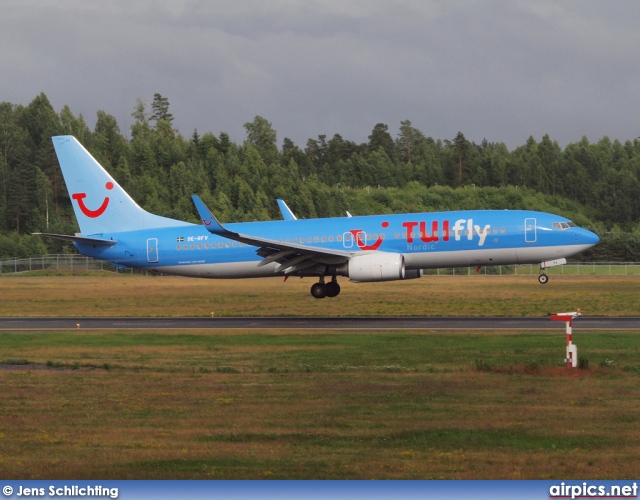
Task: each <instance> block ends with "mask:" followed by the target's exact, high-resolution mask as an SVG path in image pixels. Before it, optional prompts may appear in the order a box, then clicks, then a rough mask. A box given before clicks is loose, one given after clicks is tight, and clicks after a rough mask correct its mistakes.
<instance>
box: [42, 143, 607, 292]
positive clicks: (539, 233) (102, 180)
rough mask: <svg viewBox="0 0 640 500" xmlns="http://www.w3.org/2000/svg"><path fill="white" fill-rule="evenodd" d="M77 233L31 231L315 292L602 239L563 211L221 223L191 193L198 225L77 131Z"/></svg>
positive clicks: (117, 253) (110, 256) (67, 161)
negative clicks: (307, 280) (174, 212)
mask: <svg viewBox="0 0 640 500" xmlns="http://www.w3.org/2000/svg"><path fill="white" fill-rule="evenodd" d="M52 141H53V145H54V148H55V151H56V155H57V157H58V161H59V163H60V167H61V169H62V173H63V176H64V179H65V183H66V185H67V189H68V191H69V196H70V197H71V200H72V205H73V209H74V213H75V216H76V218H77V221H78V226H79V228H80V233H76V234H75V235H73V236H71V235H62V234H51V233H35V234H39V235H42V236H49V237H53V238H59V239H62V240H67V241H71V242H73V244H74V246H75V247H76V249H77V250H78V251H79V252H80V253H81V254H82V255H87V256H89V257H93V258H95V259H100V260H104V261H107V262H109V263H111V264H113V265H114V266H117V267H132V268H139V269H145V270H148V271H151V272H154V273H162V274H170V275H179V276H189V277H199V278H256V277H270V276H271V277H273V276H280V277H284V279H285V281H286V280H287V278H289V277H291V276H296V277H314V278H317V280H318V281H317V282H316V283H314V284H313V285H312V286H311V295H312V296H313V297H315V298H317V299H321V298H324V297H336V296H337V295H338V294H339V293H340V285H339V284H338V281H337V277H338V276H344V277H347V278H348V279H349V280H350V281H353V282H381V281H394V280H408V279H415V278H420V277H422V276H423V270H424V269H428V268H443V267H470V266H473V267H477V268H478V269H480V267H481V266H495V265H510V264H540V275H539V276H538V281H539V282H540V283H543V284H544V283H547V282H548V279H549V278H548V276H547V273H546V269H547V268H549V267H553V266H557V265H562V264H564V263H566V257H569V256H571V255H574V254H577V253H579V252H582V251H584V250H587V249H588V248H590V247H592V246H594V245H596V244H597V243H598V241H599V238H598V236H597V235H595V234H594V233H592V232H590V231H588V230H586V229H583V228H580V227H577V226H576V224H574V223H573V222H571V221H570V220H568V219H566V218H564V217H560V216H558V215H554V214H549V213H543V212H534V211H525V210H463V211H452V212H425V213H409V214H388V215H369V216H351V214H349V213H347V217H334V218H318V219H305V220H301V219H298V218H297V217H296V216H295V215H294V214H293V212H292V211H291V210H290V209H289V207H288V206H287V205H286V203H284V201H282V200H280V201H278V205H279V207H280V210H281V213H282V215H283V219H284V220H278V221H260V222H239V223H228V224H227V223H225V224H224V225H223V224H221V223H220V222H219V221H218V219H217V218H216V217H215V216H214V215H213V213H212V212H211V211H210V210H209V208H208V207H207V206H206V205H205V204H204V202H203V201H202V200H201V199H200V198H199V197H198V196H196V195H193V196H192V198H193V201H194V204H195V207H196V209H197V211H198V213H199V216H200V219H201V220H202V224H193V223H190V222H184V221H180V220H175V219H170V218H167V217H161V216H159V215H154V214H152V213H149V212H147V211H146V210H144V209H142V208H141V207H139V206H138V204H137V203H136V202H135V201H134V200H133V199H132V198H131V197H130V196H129V195H128V194H127V193H126V192H125V190H124V189H122V187H121V186H120V185H119V184H118V183H117V182H116V181H115V180H114V179H113V178H112V177H111V175H109V173H108V172H107V171H106V170H105V169H104V168H103V167H102V166H101V165H100V164H99V163H98V162H97V161H96V160H95V158H93V156H91V154H90V153H89V152H88V151H87V150H86V149H85V148H84V147H83V146H82V144H80V142H78V140H77V139H76V138H75V137H73V136H69V135H67V136H55V137H52Z"/></svg>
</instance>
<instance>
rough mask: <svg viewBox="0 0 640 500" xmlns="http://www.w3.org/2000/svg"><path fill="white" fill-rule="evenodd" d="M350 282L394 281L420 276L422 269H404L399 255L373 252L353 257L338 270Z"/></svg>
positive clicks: (401, 257)
mask: <svg viewBox="0 0 640 500" xmlns="http://www.w3.org/2000/svg"><path fill="white" fill-rule="evenodd" d="M339 271H340V273H341V274H345V275H346V276H348V277H349V279H350V280H351V281H357V282H365V281H369V282H371V281H395V280H403V279H414V278H420V277H421V276H422V269H410V270H408V271H407V270H405V268H404V257H403V256H402V255H401V254H399V253H391V252H373V253H369V254H366V255H359V256H357V257H353V258H352V259H351V260H350V261H349V262H348V263H347V264H345V265H344V266H343V267H342V268H341V269H339Z"/></svg>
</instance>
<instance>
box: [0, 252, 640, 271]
mask: <svg viewBox="0 0 640 500" xmlns="http://www.w3.org/2000/svg"><path fill="white" fill-rule="evenodd" d="M29 271H49V272H61V273H66V272H70V271H71V272H75V273H83V272H91V271H107V272H112V273H119V274H143V275H144V274H147V271H144V270H137V269H132V268H118V267H116V266H112V265H111V264H109V263H107V262H104V261H101V260H96V259H92V258H91V257H85V256H84V255H76V254H58V255H42V256H41V257H31V258H25V259H7V260H0V275H3V274H4V275H6V274H18V273H25V272H29ZM539 272H540V266H538V265H535V264H522V265H518V266H513V265H511V266H483V267H481V268H480V269H479V270H477V268H476V267H458V268H444V269H425V271H424V274H425V275H430V276H433V275H438V276H446V275H453V276H476V275H485V276H496V275H497V276H514V275H516V276H517V275H534V274H539ZM547 274H549V275H563V274H566V275H571V276H576V275H578V276H580V275H585V276H586V275H590V276H592V275H620V276H626V275H638V276H640V262H569V263H568V264H565V265H564V266H558V267H550V268H548V269H547Z"/></svg>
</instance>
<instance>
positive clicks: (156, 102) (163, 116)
mask: <svg viewBox="0 0 640 500" xmlns="http://www.w3.org/2000/svg"><path fill="white" fill-rule="evenodd" d="M151 110H152V111H153V112H152V113H151V120H154V121H155V122H156V123H158V122H159V121H160V120H164V121H166V122H169V123H171V122H172V121H173V115H172V114H171V113H169V99H168V98H167V97H163V96H161V95H160V94H158V93H157V92H156V93H155V94H153V102H152V103H151Z"/></svg>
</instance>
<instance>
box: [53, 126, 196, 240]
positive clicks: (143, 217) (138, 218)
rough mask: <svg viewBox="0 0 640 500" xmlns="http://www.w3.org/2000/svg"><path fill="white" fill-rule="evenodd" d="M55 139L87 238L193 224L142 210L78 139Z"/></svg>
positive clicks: (81, 228) (83, 232)
mask: <svg viewBox="0 0 640 500" xmlns="http://www.w3.org/2000/svg"><path fill="white" fill-rule="evenodd" d="M51 140H52V141H53V147H54V148H55V150H56V155H57V156H58V162H59V163H60V168H62V175H63V176H64V181H65V183H66V184H67V190H68V191H69V196H70V197H71V204H72V205H73V210H74V212H75V214H76V219H77V220H78V225H79V226H80V232H81V233H82V234H83V235H85V236H87V235H98V234H103V233H114V232H121V231H134V230H136V229H148V228H156V227H175V226H187V225H191V224H190V223H188V222H182V221H178V220H175V219H168V218H166V217H160V216H158V215H153V214H150V213H149V212H147V211H146V210H143V209H142V208H140V207H139V206H138V204H137V203H136V202H135V201H133V199H132V198H131V197H130V196H129V195H128V194H127V193H126V192H125V190H124V189H122V187H120V185H119V184H118V183H117V182H116V181H115V180H114V179H113V177H111V176H110V175H109V173H108V172H107V171H106V170H105V169H104V168H102V166H101V165H100V164H99V163H98V162H97V161H96V159H95V158H94V157H93V156H91V154H90V153H89V152H88V151H87V150H86V149H85V148H84V147H83V146H82V144H80V143H79V142H78V140H77V139H76V138H75V137H73V136H71V135H62V136H56V137H52V138H51Z"/></svg>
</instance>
